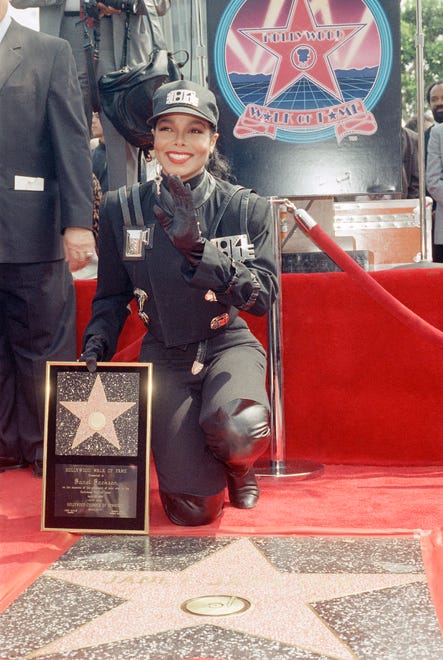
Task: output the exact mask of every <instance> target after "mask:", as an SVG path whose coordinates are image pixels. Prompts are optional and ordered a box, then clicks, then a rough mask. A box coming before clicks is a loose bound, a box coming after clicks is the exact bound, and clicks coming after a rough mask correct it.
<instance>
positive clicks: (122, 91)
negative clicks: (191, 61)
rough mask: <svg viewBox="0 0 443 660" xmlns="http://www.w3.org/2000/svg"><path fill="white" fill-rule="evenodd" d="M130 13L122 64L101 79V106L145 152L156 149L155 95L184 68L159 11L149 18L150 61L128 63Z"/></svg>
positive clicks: (124, 135) (126, 136) (114, 122)
mask: <svg viewBox="0 0 443 660" xmlns="http://www.w3.org/2000/svg"><path fill="white" fill-rule="evenodd" d="M129 18H130V17H129V16H128V15H127V16H126V25H127V29H126V36H125V45H124V49H123V58H122V60H123V61H122V68H121V69H119V70H118V71H112V72H110V73H107V74H105V75H103V76H101V78H100V79H99V81H98V90H99V95H100V102H101V108H102V110H103V112H104V113H105V114H106V116H107V117H108V119H109V120H110V121H111V122H112V124H113V125H114V126H115V128H116V129H117V131H118V132H119V133H120V134H121V135H123V137H124V138H125V139H126V140H127V141H128V142H129V143H130V144H132V145H134V146H135V147H138V148H139V149H142V150H143V151H144V152H145V153H146V152H147V151H148V150H149V149H152V135H151V129H150V128H149V127H148V125H147V120H148V119H149V118H150V117H151V116H152V96H153V94H154V92H155V90H156V89H157V88H158V87H160V85H162V84H164V83H166V82H170V81H174V80H181V78H182V75H181V73H180V68H181V67H182V66H184V64H186V62H187V60H188V54H187V53H185V55H186V59H185V61H184V62H182V63H177V61H176V60H175V58H174V55H173V54H172V53H170V52H169V51H168V49H167V48H166V43H165V40H164V37H163V33H162V30H161V26H160V23H159V21H158V18H157V15H156V16H155V17H154V16H150V13H149V9H148V11H147V19H148V23H149V25H150V29H151V36H152V52H151V56H150V59H149V62H144V63H142V64H136V65H134V66H127V65H126V60H127V43H128V40H129V39H128V31H129Z"/></svg>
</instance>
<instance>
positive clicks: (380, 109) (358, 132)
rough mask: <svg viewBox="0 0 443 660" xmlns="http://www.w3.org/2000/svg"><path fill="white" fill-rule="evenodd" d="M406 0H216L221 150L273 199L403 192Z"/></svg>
mask: <svg viewBox="0 0 443 660" xmlns="http://www.w3.org/2000/svg"><path fill="white" fill-rule="evenodd" d="M399 4H400V3H399V2H398V1H397V0H353V2H349V0H278V1H277V0H230V1H229V2H226V0H207V12H206V13H207V29H208V35H207V43H208V44H209V45H210V46H209V48H208V83H209V87H210V88H211V89H212V90H213V91H214V92H215V94H216V96H217V101H218V105H219V109H220V121H219V133H220V138H219V143H218V144H219V146H220V149H221V151H222V153H224V154H225V155H226V156H227V157H228V158H229V160H230V161H231V162H232V166H233V171H234V173H235V175H236V177H237V179H238V181H239V182H240V183H242V185H246V186H248V187H252V188H254V190H256V191H257V192H258V193H259V194H261V195H270V196H283V197H287V196H297V197H300V196H301V197H304V196H310V197H311V196H312V197H321V196H336V195H340V196H353V195H357V194H358V195H361V194H389V195H391V196H398V197H399V196H401V86H400V59H399V58H400V13H399Z"/></svg>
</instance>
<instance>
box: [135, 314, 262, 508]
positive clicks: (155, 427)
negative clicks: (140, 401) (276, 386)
mask: <svg viewBox="0 0 443 660" xmlns="http://www.w3.org/2000/svg"><path fill="white" fill-rule="evenodd" d="M196 349H197V347H196V345H195V344H192V345H190V346H189V347H187V348H186V350H182V349H180V348H165V347H164V346H163V345H162V344H160V343H159V342H156V340H155V339H153V338H152V337H150V336H149V334H148V335H146V337H145V339H144V342H143V346H142V350H141V354H140V360H141V361H146V362H152V363H153V399H152V434H151V445H152V450H153V454H154V460H155V466H156V469H157V474H158V479H159V486H160V490H161V491H164V492H169V493H188V494H191V495H198V496H203V497H206V496H209V495H215V494H216V493H219V492H220V491H222V490H223V489H224V488H225V486H226V476H225V469H224V466H223V464H222V463H221V462H220V461H219V460H217V458H216V457H215V456H214V454H213V453H212V451H211V450H210V448H209V447H208V445H207V442H206V437H205V434H204V432H203V430H202V426H201V425H202V424H204V423H205V421H206V420H207V419H209V418H210V417H211V416H212V415H214V414H215V413H216V411H217V410H218V409H219V408H223V407H224V406H226V404H228V403H229V402H231V401H234V400H237V399H248V400H250V401H255V402H257V403H259V404H261V405H263V406H265V407H266V408H267V409H269V401H268V396H267V392H266V355H265V351H264V349H263V347H262V346H261V345H260V344H259V342H258V341H257V340H256V339H255V338H254V337H253V335H252V334H251V332H250V331H249V330H248V329H246V328H243V327H242V328H237V329H230V328H229V329H227V330H226V331H225V332H224V333H223V334H222V335H219V336H218V337H216V338H213V339H211V340H209V341H208V342H207V348H206V360H205V367H204V368H203V370H202V371H201V372H200V373H199V374H197V375H193V374H192V373H191V366H192V363H193V361H194V358H195V354H196Z"/></svg>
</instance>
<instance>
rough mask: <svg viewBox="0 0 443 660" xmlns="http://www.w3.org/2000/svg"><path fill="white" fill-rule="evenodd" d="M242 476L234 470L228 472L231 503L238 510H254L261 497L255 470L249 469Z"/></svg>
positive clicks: (227, 478)
mask: <svg viewBox="0 0 443 660" xmlns="http://www.w3.org/2000/svg"><path fill="white" fill-rule="evenodd" d="M241 475H242V473H238V472H237V473H235V472H233V471H232V469H229V468H227V470H226V480H227V483H228V493H229V501H230V502H231V504H232V506H235V507H236V508H237V509H253V508H254V507H255V505H256V504H257V501H258V498H259V495H260V491H259V489H258V485H257V479H256V478H255V474H254V468H252V467H251V468H249V469H248V471H247V472H246V473H244V472H243V475H242V476H241Z"/></svg>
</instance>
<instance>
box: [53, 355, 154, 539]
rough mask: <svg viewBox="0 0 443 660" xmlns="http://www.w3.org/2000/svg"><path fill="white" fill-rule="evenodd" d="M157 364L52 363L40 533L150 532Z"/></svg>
mask: <svg viewBox="0 0 443 660" xmlns="http://www.w3.org/2000/svg"><path fill="white" fill-rule="evenodd" d="M151 390H152V364H151V363H139V362H138V363H118V362H101V363H99V364H98V366H97V371H96V372H95V373H90V372H89V371H88V369H87V368H86V365H85V364H84V363H79V362H47V366H46V405H45V438H44V454H43V507H42V530H65V531H70V532H86V533H100V534H105V533H108V534H119V533H121V534H146V533H147V532H148V531H149V456H150V427H151V424H150V421H151Z"/></svg>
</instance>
